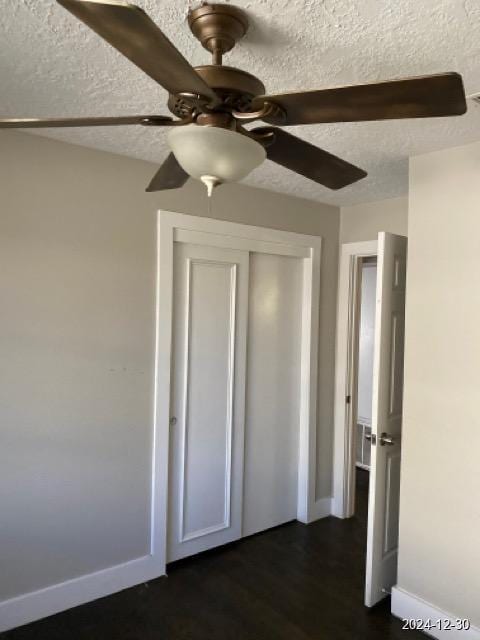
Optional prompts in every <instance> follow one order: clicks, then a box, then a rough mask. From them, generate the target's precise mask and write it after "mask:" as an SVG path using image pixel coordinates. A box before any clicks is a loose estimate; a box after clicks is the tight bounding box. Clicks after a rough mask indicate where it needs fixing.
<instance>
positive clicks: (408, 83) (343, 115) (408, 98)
mask: <svg viewBox="0 0 480 640" xmlns="http://www.w3.org/2000/svg"><path fill="white" fill-rule="evenodd" d="M264 102H271V103H273V104H275V105H278V106H279V107H280V108H281V109H282V110H283V111H284V112H285V115H286V119H283V120H282V119H281V117H280V116H277V115H275V116H270V117H266V118H265V120H266V121H267V122H269V123H271V124H278V125H282V124H283V125H295V124H318V123H322V122H359V121H365V120H394V119H399V118H432V117H441V116H457V115H462V114H464V113H465V112H466V110H467V103H466V99H465V90H464V88H463V81H462V77H461V76H460V75H459V74H458V73H442V74H438V75H432V76H420V77H417V78H406V79H403V80H391V81H387V82H379V83H372V84H361V85H354V86H351V87H338V88H336V89H320V90H319V91H306V92H298V93H281V94H278V95H271V96H259V97H258V98H255V100H254V102H253V105H252V107H253V109H261V107H262V106H263V104H264Z"/></svg>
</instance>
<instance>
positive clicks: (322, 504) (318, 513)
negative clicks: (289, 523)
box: [307, 498, 332, 524]
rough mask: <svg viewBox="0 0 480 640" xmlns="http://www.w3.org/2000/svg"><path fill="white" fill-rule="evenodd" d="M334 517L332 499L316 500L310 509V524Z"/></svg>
mask: <svg viewBox="0 0 480 640" xmlns="http://www.w3.org/2000/svg"><path fill="white" fill-rule="evenodd" d="M331 515H332V498H320V499H319V500H316V501H315V502H314V503H313V505H312V507H311V509H310V519H309V520H308V523H307V524H309V523H310V522H314V521H315V520H321V519H322V518H328V517H329V516H331Z"/></svg>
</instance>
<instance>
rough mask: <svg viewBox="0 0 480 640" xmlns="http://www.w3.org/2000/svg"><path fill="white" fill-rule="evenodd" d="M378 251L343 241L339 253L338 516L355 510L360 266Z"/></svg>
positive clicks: (374, 243)
mask: <svg viewBox="0 0 480 640" xmlns="http://www.w3.org/2000/svg"><path fill="white" fill-rule="evenodd" d="M377 252H378V240H371V241H366V242H349V243H346V244H342V248H341V253H340V262H339V277H338V308H337V335H336V355H335V400H334V403H335V404H334V415H335V417H334V452H333V499H332V515H334V516H336V517H337V518H350V517H351V516H352V515H353V514H354V512H355V473H354V464H355V445H356V439H355V438H356V431H355V418H356V398H357V377H358V339H359V315H360V301H361V300H360V293H361V265H362V260H363V258H367V257H372V256H376V255H377ZM347 399H349V400H347Z"/></svg>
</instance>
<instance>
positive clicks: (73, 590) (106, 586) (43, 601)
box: [0, 556, 163, 632]
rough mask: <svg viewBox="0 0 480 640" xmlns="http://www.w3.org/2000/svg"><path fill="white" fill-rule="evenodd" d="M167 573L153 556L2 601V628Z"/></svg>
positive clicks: (0, 619)
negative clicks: (161, 569) (160, 567)
mask: <svg viewBox="0 0 480 640" xmlns="http://www.w3.org/2000/svg"><path fill="white" fill-rule="evenodd" d="M160 575H163V572H162V571H160V570H159V567H158V564H157V563H156V562H155V560H154V558H153V557H152V556H144V557H142V558H137V559H136V560H131V561H130V562H125V563H124V564H119V565H116V566H115V567H111V568H109V569H103V570H102V571H96V572H95V573H89V574H88V575H85V576H81V577H79V578H73V579H72V580H67V581H65V582H60V583H59V584H55V585H52V586H51V587H46V588H44V589H39V590H38V591H32V592H31V593H26V594H24V595H21V596H18V597H16V598H12V599H10V600H4V601H3V602H0V632H1V631H8V630H9V629H13V628H15V627H19V626H20V625H23V624H27V623H28V622H34V621H35V620H39V619H40V618H45V617H46V616H51V615H53V614H54V613H59V612H60V611H64V610H65V609H70V608H72V607H77V606H78V605H80V604H84V603H85V602H90V601H91V600H96V599H97V598H103V597H104V596H108V595H110V594H112V593H116V592H117V591H122V590H123V589H128V588H129V587H133V586H134V585H136V584H140V583H142V582H147V581H148V580H153V579H154V578H157V577H159V576H160Z"/></svg>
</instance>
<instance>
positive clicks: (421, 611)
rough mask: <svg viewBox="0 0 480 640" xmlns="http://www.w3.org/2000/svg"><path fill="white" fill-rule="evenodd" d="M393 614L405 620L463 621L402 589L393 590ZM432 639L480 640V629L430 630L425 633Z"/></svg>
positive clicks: (473, 627) (394, 588)
mask: <svg viewBox="0 0 480 640" xmlns="http://www.w3.org/2000/svg"><path fill="white" fill-rule="evenodd" d="M392 614H393V615H394V616H396V617H397V618H401V619H402V620H403V619H407V620H410V619H415V620H416V619H420V620H432V621H434V622H435V621H436V620H451V621H452V623H454V622H455V621H456V620H457V619H463V617H462V616H456V615H453V614H451V613H447V612H446V611H442V610H441V609H439V608H438V607H436V606H435V605H433V604H430V603H429V602H426V601H425V600H422V599H421V598H419V597H418V596H415V595H414V594H413V593H409V592H408V591H405V590H404V589H401V588H400V587H393V589H392ZM424 633H427V634H428V635H430V636H432V638H439V639H443V638H445V639H447V638H449V639H450V640H456V639H457V640H480V628H479V627H475V626H471V627H470V629H468V631H467V630H466V631H458V630H456V629H451V630H448V631H447V630H446V629H442V630H440V629H430V631H425V632H424Z"/></svg>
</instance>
